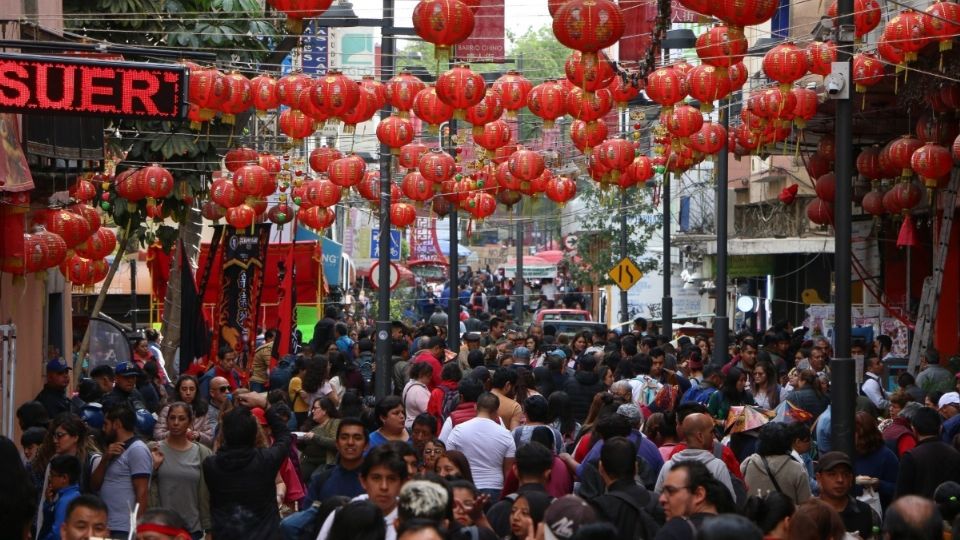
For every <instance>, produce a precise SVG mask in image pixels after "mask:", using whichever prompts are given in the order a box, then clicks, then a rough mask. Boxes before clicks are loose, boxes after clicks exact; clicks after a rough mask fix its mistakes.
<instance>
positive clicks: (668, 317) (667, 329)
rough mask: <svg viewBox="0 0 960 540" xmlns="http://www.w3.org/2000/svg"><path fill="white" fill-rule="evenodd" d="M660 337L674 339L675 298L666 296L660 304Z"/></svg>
mask: <svg viewBox="0 0 960 540" xmlns="http://www.w3.org/2000/svg"><path fill="white" fill-rule="evenodd" d="M660 313H661V315H660V326H661V329H660V335H663V336H667V337H668V338H670V339H673V297H672V296H664V297H663V300H661V302H660Z"/></svg>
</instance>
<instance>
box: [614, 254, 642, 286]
mask: <svg viewBox="0 0 960 540" xmlns="http://www.w3.org/2000/svg"><path fill="white" fill-rule="evenodd" d="M608 275H609V276H610V279H612V280H613V282H614V283H616V284H617V286H618V287H620V288H621V289H623V290H625V291H626V290H628V289H629V288H630V287H633V285H634V284H635V283H636V282H638V281H640V278H641V277H643V273H642V272H640V269H639V268H637V265H636V264H634V262H633V261H631V260H630V258H629V257H624V258H623V259H620V262H618V263H617V265H616V266H614V267H613V268H611V269H610V273H609V274H608Z"/></svg>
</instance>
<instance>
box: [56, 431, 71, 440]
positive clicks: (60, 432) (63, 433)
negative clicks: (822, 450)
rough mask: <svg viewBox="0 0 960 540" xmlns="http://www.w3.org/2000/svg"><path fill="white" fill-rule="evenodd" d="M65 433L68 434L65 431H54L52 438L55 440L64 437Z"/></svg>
mask: <svg viewBox="0 0 960 540" xmlns="http://www.w3.org/2000/svg"><path fill="white" fill-rule="evenodd" d="M67 435H69V433H67V432H65V431H57V432H56V433H54V434H53V438H54V439H57V440H60V439H62V438H64V437H66V436H67Z"/></svg>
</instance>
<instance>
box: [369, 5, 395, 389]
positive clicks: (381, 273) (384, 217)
mask: <svg viewBox="0 0 960 540" xmlns="http://www.w3.org/2000/svg"><path fill="white" fill-rule="evenodd" d="M393 24H394V23H393V0H383V28H393ZM381 35H382V36H383V40H382V43H381V45H380V57H381V64H380V79H381V80H382V81H383V83H384V84H386V83H387V81H389V80H390V79H391V78H392V77H393V72H394V65H395V62H396V60H395V58H394V57H395V54H394V53H395V52H396V51H395V50H396V39H395V38H394V37H393V36H392V35H387V34H386V33H383V32H381ZM390 113H391V107H390V103H389V102H387V103H386V104H385V105H384V106H383V109H381V110H380V120H381V121H382V120H385V119H386V118H387V117H389V116H390ZM392 158H393V156H392V155H391V154H390V148H389V147H388V146H387V145H385V144H383V143H381V144H380V239H379V246H380V253H379V254H378V255H379V258H378V261H379V266H378V268H377V270H378V275H377V278H378V283H379V285H380V286H379V287H378V288H377V341H376V344H377V364H376V367H377V376H376V377H374V393H375V394H376V397H377V399H381V398H383V397H385V396H386V395H388V394H389V393H390V379H391V378H390V376H389V374H390V373H391V372H392V371H393V370H392V368H391V365H390V358H391V348H392V347H391V343H390V202H391V201H390V183H391V176H392V169H391V159H392Z"/></svg>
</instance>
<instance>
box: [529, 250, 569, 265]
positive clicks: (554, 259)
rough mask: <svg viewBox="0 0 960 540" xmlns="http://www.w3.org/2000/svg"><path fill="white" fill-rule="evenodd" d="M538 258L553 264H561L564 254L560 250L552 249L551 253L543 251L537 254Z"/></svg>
mask: <svg viewBox="0 0 960 540" xmlns="http://www.w3.org/2000/svg"><path fill="white" fill-rule="evenodd" d="M536 257H538V258H540V259H543V260H545V261H547V262H548V263H551V264H559V263H560V261H562V260H563V252H562V251H560V250H559V249H551V250H549V251H541V252H539V253H537V254H536Z"/></svg>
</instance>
